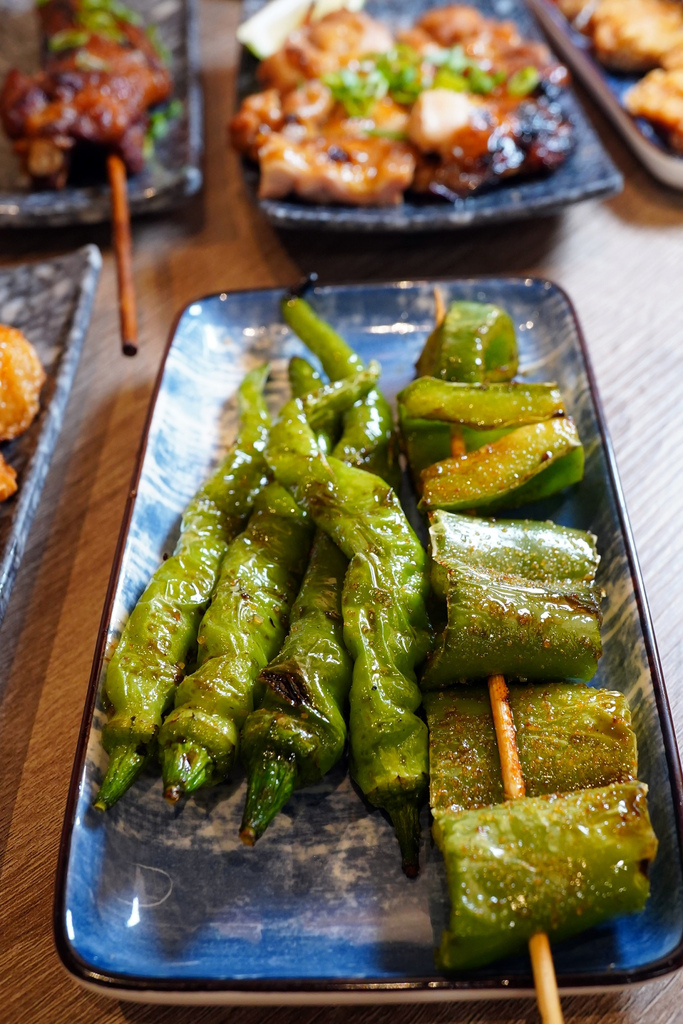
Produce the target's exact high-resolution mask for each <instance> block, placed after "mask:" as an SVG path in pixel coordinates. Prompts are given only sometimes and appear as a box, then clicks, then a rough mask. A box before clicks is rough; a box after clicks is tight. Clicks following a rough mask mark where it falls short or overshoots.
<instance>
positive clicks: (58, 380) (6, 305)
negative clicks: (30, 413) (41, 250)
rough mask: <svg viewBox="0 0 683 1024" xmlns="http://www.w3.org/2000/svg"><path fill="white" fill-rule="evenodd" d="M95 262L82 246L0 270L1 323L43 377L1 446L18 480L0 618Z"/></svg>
mask: <svg viewBox="0 0 683 1024" xmlns="http://www.w3.org/2000/svg"><path fill="white" fill-rule="evenodd" d="M101 264H102V258H101V256H100V251H99V249H98V248H97V247H96V246H94V245H87V246H85V247H84V248H83V249H79V250H78V251H77V252H74V253H71V254H70V255H69V256H60V257H58V258H57V259H53V260H46V261H45V262H43V263H31V264H26V265H23V266H19V267H14V268H12V269H7V270H0V324H7V325H9V326H10V327H16V328H18V329H19V330H20V331H23V332H24V334H25V335H26V337H27V338H28V340H29V341H30V342H31V344H32V345H33V346H34V348H35V349H36V352H37V353H38V357H39V359H40V361H41V363H42V364H43V367H44V369H45V374H46V378H47V379H46V381H45V384H44V385H43V389H42V391H41V396H40V411H39V413H38V415H37V417H36V419H35V420H34V421H33V423H32V424H31V426H30V427H29V428H28V430H27V431H26V432H25V433H23V434H21V435H20V436H19V437H17V438H15V439H14V440H13V441H7V442H3V444H2V445H0V451H1V452H2V455H3V456H4V458H5V459H6V460H7V462H9V464H10V465H11V466H13V467H14V469H16V471H17V484H18V490H17V492H16V494H15V495H14V496H13V497H11V498H9V499H8V500H7V501H4V502H1V503H0V622H2V619H3V616H4V614H5V611H6V609H7V604H8V601H9V596H10V592H11V589H12V584H13V583H14V579H15V577H16V574H17V570H18V569H19V563H20V561H21V557H22V555H23V553H24V548H25V546H26V541H27V540H28V534H29V530H30V529H31V523H32V522H33V516H34V514H35V511H36V508H37V506H38V502H39V500H40V494H41V491H42V489H43V483H44V482H45V477H46V476H47V471H48V469H49V466H50V460H51V458H52V453H53V451H54V447H55V444H56V441H57V436H58V434H59V431H60V430H61V426H62V421H63V419H64V413H65V411H66V404H67V402H68V400H69V392H70V391H71V385H72V384H73V379H74V376H75V374H76V367H77V366H78V361H79V359H80V357H81V351H82V349H83V342H84V340H85V335H86V333H87V330H88V324H89V322H90V313H91V310H92V304H93V300H94V298H95V289H96V288H97V279H98V277H99V273H100V266H101Z"/></svg>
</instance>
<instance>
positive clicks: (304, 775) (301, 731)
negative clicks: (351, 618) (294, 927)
mask: <svg viewBox="0 0 683 1024" xmlns="http://www.w3.org/2000/svg"><path fill="white" fill-rule="evenodd" d="M347 566H348V562H347V560H346V558H345V557H344V555H343V554H342V553H341V551H340V550H339V548H338V547H337V546H336V544H335V543H334V542H333V541H332V540H330V538H329V537H328V536H327V534H325V533H323V532H321V531H319V532H318V534H317V535H316V539H315V542H314V545H313V550H312V552H311V558H310V561H309V564H308V569H307V570H306V575H305V576H304V581H303V583H302V585H301V590H300V591H299V594H298V597H297V599H296V601H295V603H294V607H293V608H292V616H291V627H290V632H289V636H288V637H287V639H286V641H285V644H284V647H283V648H282V650H281V651H280V653H279V654H278V655H277V656H276V657H275V659H274V660H273V661H271V662H270V664H269V665H268V667H267V668H266V669H265V670H264V671H263V672H262V673H261V679H260V681H261V682H262V683H264V684H265V686H266V690H265V696H264V699H263V701H262V702H261V705H260V707H259V708H258V709H257V710H256V711H254V712H252V714H250V715H249V717H248V718H247V720H246V723H245V725H244V729H243V730H242V736H241V740H240V750H241V759H242V763H243V764H244V766H245V769H246V772H247V779H248V790H247V801H246V805H245V808H244V816H243V819H242V828H241V830H240V837H241V838H242V841H243V842H245V843H247V845H249V846H251V845H253V843H254V842H255V841H256V840H257V839H258V838H259V836H261V835H262V834H263V832H264V831H265V829H266V827H267V826H268V825H269V824H270V822H271V821H272V820H273V818H274V817H275V815H276V814H277V813H278V811H279V810H280V809H281V808H282V807H283V806H284V804H285V803H286V802H287V800H288V799H289V797H290V796H291V794H292V792H293V790H294V789H298V788H299V787H301V786H308V785H311V784H312V783H314V782H317V781H318V780H319V779H321V778H322V777H323V775H325V774H326V772H328V771H329V770H330V768H332V766H333V765H334V764H336V762H337V761H338V760H339V758H340V757H341V755H342V753H343V751H344V744H345V743H346V721H345V714H346V710H347V704H348V695H349V688H350V686H351V672H352V667H353V666H352V663H351V658H350V657H349V654H348V652H347V650H346V647H345V646H344V637H343V619H342V610H341V593H342V586H343V583H344V577H345V575H346V569H347Z"/></svg>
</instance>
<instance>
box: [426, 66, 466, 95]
mask: <svg viewBox="0 0 683 1024" xmlns="http://www.w3.org/2000/svg"><path fill="white" fill-rule="evenodd" d="M432 89H453V91H454V92H467V90H468V89H469V82H468V81H467V79H466V78H465V76H464V75H459V74H457V73H456V72H455V71H451V69H450V68H446V67H441V68H439V70H438V71H437V73H436V74H435V75H434V81H433V82H432Z"/></svg>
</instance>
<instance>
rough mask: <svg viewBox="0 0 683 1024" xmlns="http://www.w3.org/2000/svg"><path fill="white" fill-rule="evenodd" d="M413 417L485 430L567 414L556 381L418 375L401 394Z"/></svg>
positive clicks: (401, 399)
mask: <svg viewBox="0 0 683 1024" xmlns="http://www.w3.org/2000/svg"><path fill="white" fill-rule="evenodd" d="M398 401H399V402H400V403H401V404H402V405H403V408H404V410H405V415H406V417H408V418H409V419H418V420H439V421H441V422H445V423H458V424H460V425H461V426H466V427H471V428H474V429H475V430H476V429H483V430H494V429H499V428H500V427H521V426H524V425H526V424H528V423H541V422H542V421H543V420H548V419H551V418H552V417H553V416H562V415H564V403H563V401H562V395H561V394H560V392H559V389H558V388H557V386H556V385H555V384H523V383H506V384H463V383H460V382H456V381H446V380H439V379H438V378H436V377H418V378H417V380H414V381H413V382H412V383H411V384H409V385H408V387H406V388H404V389H403V391H401V392H400V394H399V396H398Z"/></svg>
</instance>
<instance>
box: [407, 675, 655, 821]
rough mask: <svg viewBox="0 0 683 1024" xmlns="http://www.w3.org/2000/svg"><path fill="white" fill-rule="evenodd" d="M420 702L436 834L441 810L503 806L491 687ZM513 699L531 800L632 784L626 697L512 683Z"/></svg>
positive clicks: (576, 686) (634, 758)
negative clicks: (426, 734) (425, 728)
mask: <svg viewBox="0 0 683 1024" xmlns="http://www.w3.org/2000/svg"><path fill="white" fill-rule="evenodd" d="M423 699H424V706H425V710H426V712H427V724H428V726H429V773H430V782H429V785H430V805H431V808H432V813H433V815H434V819H435V826H434V834H435V836H437V837H438V835H439V821H440V818H441V816H442V815H443V814H444V813H457V812H459V811H464V810H472V809H473V808H477V807H487V806H490V805H491V804H499V803H502V802H503V800H504V794H503V783H502V778H501V767H500V757H499V754H498V745H497V743H496V732H495V728H494V724H493V715H492V713H491V702H490V700H489V696H488V693H487V690H486V688H485V687H483V686H465V687H462V688H460V687H458V688H456V689H453V690H444V691H442V692H440V693H427V694H425V695H424V698H423ZM509 700H510V709H511V711H512V719H513V722H514V725H515V730H516V739H517V750H518V752H519V762H520V765H521V769H522V775H523V777H524V784H525V788H526V795H527V796H530V797H531V796H547V795H549V794H550V793H569V792H572V791H574V790H576V789H588V788H594V787H596V786H608V785H610V784H611V783H613V782H630V781H632V780H633V779H635V777H636V774H637V771H638V754H637V747H636V736H635V733H634V731H633V728H632V726H631V712H630V710H629V706H628V702H627V701H626V698H625V697H624V695H623V694H621V693H616V692H613V691H610V690H596V689H594V688H593V687H591V686H586V685H585V684H583V683H545V684H536V685H533V684H532V685H530V686H522V685H519V684H513V685H511V686H510V688H509Z"/></svg>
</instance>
